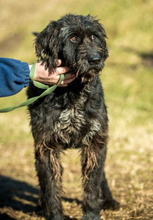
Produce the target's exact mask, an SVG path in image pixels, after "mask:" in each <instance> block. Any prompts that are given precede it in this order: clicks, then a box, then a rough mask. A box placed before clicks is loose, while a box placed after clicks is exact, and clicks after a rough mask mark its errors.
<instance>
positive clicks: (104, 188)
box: [101, 172, 120, 210]
mask: <svg viewBox="0 0 153 220" xmlns="http://www.w3.org/2000/svg"><path fill="white" fill-rule="evenodd" d="M101 198H102V201H103V202H102V209H111V210H116V209H119V207H120V204H119V202H117V201H116V200H115V199H114V198H113V196H112V193H111V191H110V189H109V186H108V183H107V179H106V177H105V172H103V173H102V184H101Z"/></svg>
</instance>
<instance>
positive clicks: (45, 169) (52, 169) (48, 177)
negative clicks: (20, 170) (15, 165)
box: [35, 145, 63, 220]
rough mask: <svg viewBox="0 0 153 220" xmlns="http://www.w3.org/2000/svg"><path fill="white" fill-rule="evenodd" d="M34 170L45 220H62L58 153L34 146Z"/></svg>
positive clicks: (40, 146)
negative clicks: (37, 179) (36, 175)
mask: <svg viewBox="0 0 153 220" xmlns="http://www.w3.org/2000/svg"><path fill="white" fill-rule="evenodd" d="M35 156H36V170H37V174H38V178H39V184H40V202H41V206H42V208H43V211H44V214H45V217H46V219H47V220H63V214H62V204H61V191H62V184H61V181H62V177H61V175H62V167H61V164H60V160H59V152H58V153H57V152H55V151H54V150H53V149H51V148H49V147H47V146H46V145H39V146H36V151H35Z"/></svg>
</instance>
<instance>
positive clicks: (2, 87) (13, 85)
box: [0, 58, 30, 97]
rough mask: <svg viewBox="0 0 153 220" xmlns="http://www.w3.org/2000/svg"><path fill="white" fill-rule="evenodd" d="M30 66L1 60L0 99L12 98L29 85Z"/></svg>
mask: <svg viewBox="0 0 153 220" xmlns="http://www.w3.org/2000/svg"><path fill="white" fill-rule="evenodd" d="M29 73H30V70H29V66H28V64H27V63H25V62H21V61H20V60H15V59H10V58H0V97H5V96H11V95H14V94H16V93H18V92H19V91H21V90H22V89H23V88H24V87H26V86H28V85H29Z"/></svg>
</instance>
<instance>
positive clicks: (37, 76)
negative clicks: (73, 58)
mask: <svg viewBox="0 0 153 220" xmlns="http://www.w3.org/2000/svg"><path fill="white" fill-rule="evenodd" d="M61 63H62V61H61V60H58V63H57V66H58V67H57V68H56V69H55V71H54V72H52V73H49V70H48V69H45V66H44V65H42V63H41V62H38V63H37V64H36V68H35V73H34V80H35V81H38V82H41V83H43V84H47V85H55V84H57V82H58V81H59V78H60V75H61V74H64V75H65V78H64V80H63V81H62V82H61V84H59V86H60V87H66V86H68V84H69V83H71V82H72V81H73V80H74V79H75V78H76V77H75V76H74V75H73V74H72V73H69V72H68V71H69V69H68V68H67V67H60V65H61Z"/></svg>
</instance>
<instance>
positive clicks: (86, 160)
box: [81, 143, 106, 220]
mask: <svg viewBox="0 0 153 220" xmlns="http://www.w3.org/2000/svg"><path fill="white" fill-rule="evenodd" d="M99 145H100V144H99V143H97V144H95V143H94V144H91V145H90V146H85V147H83V150H82V155H81V156H82V179H83V188H84V196H83V213H84V215H83V218H82V220H100V210H101V204H102V200H101V181H102V180H101V177H102V172H103V167H104V161H105V155H106V148H105V146H99Z"/></svg>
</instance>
